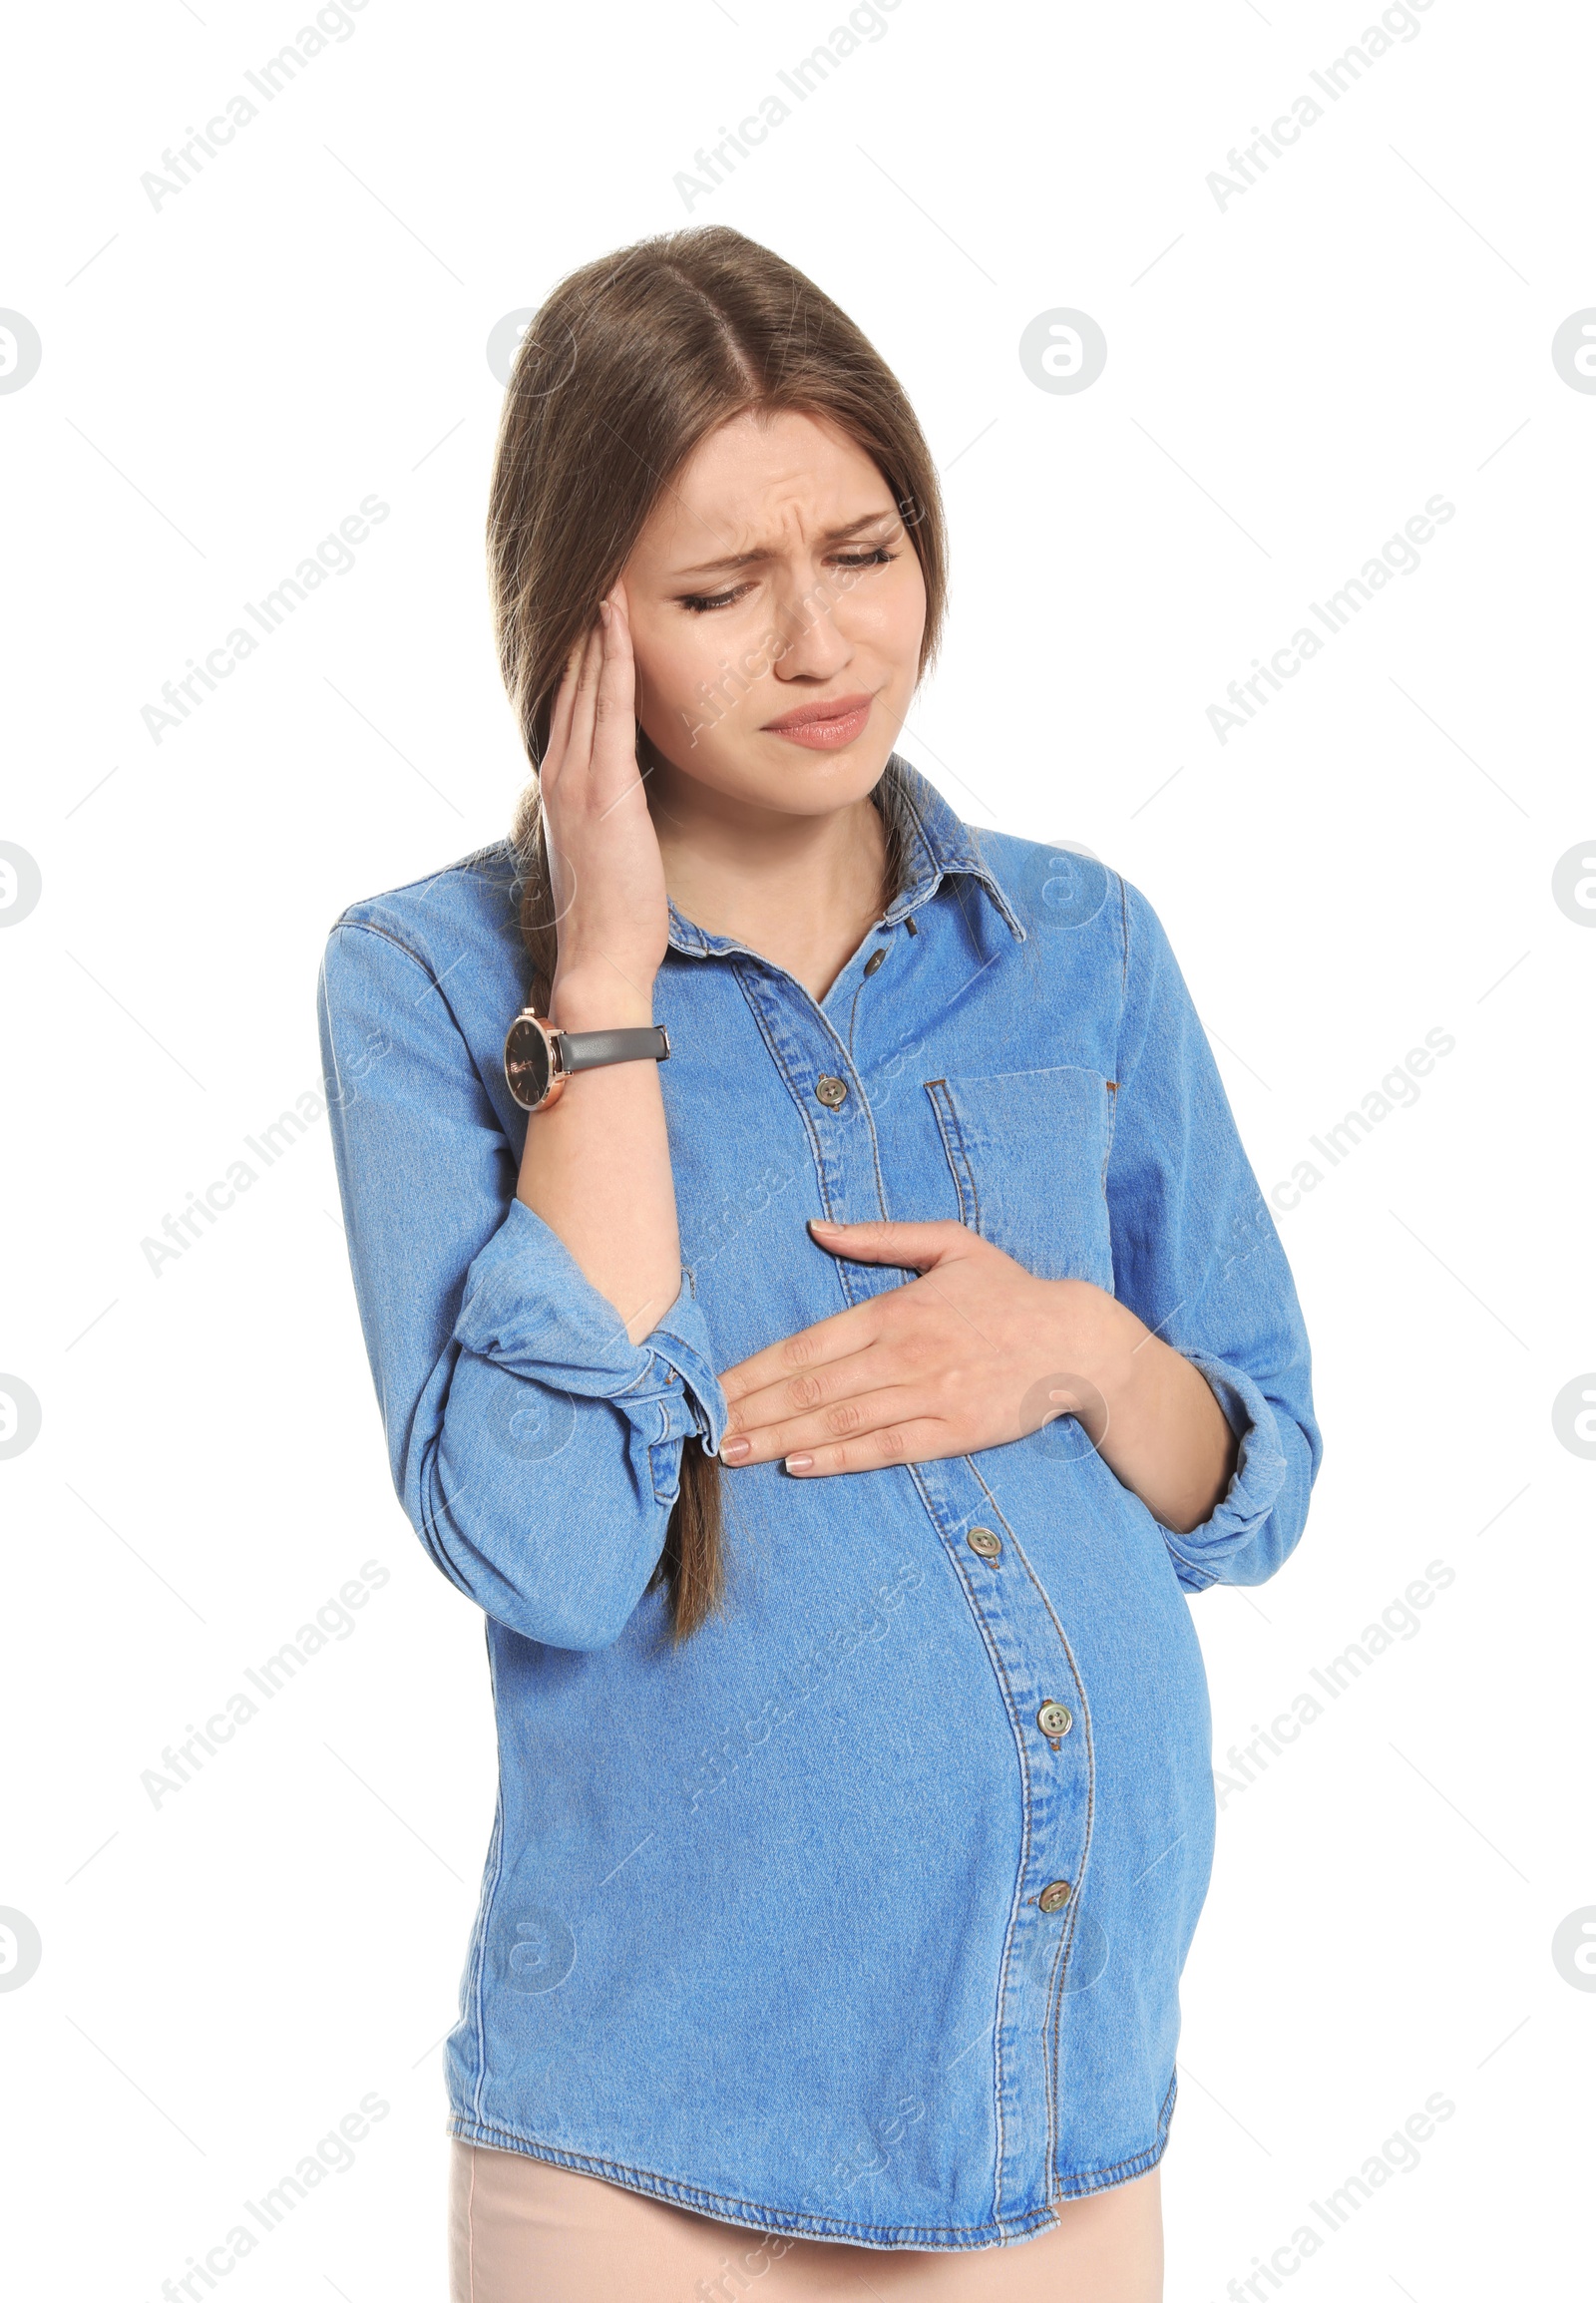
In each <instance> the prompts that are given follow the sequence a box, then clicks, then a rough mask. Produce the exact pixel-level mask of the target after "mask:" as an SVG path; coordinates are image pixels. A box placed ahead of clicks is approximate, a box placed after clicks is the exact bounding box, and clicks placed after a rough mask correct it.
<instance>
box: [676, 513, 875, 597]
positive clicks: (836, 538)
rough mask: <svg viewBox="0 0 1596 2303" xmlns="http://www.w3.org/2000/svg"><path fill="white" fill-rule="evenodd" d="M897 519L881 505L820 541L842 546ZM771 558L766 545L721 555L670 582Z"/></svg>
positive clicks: (679, 572)
mask: <svg viewBox="0 0 1596 2303" xmlns="http://www.w3.org/2000/svg"><path fill="white" fill-rule="evenodd" d="M897 518H898V513H897V511H896V509H895V508H894V507H893V506H891V505H883V507H882V508H881V510H880V511H879V512H862V513H861V514H860V515H859V518H858V519H857V520H850V521H849V522H848V523H847V525H846V526H845V527H842V528H828V529H827V530H826V532H825V534H824V535H823V536H822V537H821V539H820V541H821V543H822V544H843V543H845V542H846V541H847V539H848V538H849V537H850V536H857V535H858V533H859V531H860V529H861V528H874V527H875V526H876V525H877V523H878V522H880V521H883V520H896V519H897ZM771 556H772V555H771V547H770V546H768V545H760V546H757V547H756V548H755V549H754V550H753V551H752V552H727V553H723V554H722V555H721V557H720V559H718V560H701V561H699V563H698V565H697V566H696V567H695V568H678V569H677V570H676V571H675V576H674V577H673V579H672V580H677V579H679V578H680V577H682V576H709V575H711V574H713V572H714V571H715V570H716V569H717V568H747V567H748V566H749V565H750V564H751V563H752V562H753V561H756V560H769V559H770V558H771Z"/></svg>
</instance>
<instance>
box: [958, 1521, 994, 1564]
mask: <svg viewBox="0 0 1596 2303" xmlns="http://www.w3.org/2000/svg"><path fill="white" fill-rule="evenodd" d="M965 1541H966V1542H967V1543H968V1544H969V1546H970V1548H971V1550H972V1551H973V1552H976V1553H977V1554H978V1555H979V1556H980V1557H981V1558H982V1559H996V1558H997V1557H998V1553H999V1552H1000V1551H1001V1550H1002V1548H1003V1543H1002V1537H1001V1536H1000V1535H994V1534H993V1531H992V1529H991V1528H990V1527H973V1528H972V1529H971V1531H970V1533H969V1534H968V1535H967V1536H966V1538H965Z"/></svg>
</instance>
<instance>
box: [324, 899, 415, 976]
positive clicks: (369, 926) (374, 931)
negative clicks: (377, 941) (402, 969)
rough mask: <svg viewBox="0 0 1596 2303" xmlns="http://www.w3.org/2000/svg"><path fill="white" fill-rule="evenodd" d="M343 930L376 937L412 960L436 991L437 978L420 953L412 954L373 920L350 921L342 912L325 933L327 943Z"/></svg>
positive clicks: (387, 930)
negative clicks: (351, 930)
mask: <svg viewBox="0 0 1596 2303" xmlns="http://www.w3.org/2000/svg"><path fill="white" fill-rule="evenodd" d="M345 929H353V930H355V931H356V932H357V933H358V934H360V935H362V936H378V937H380V938H381V939H382V941H383V943H384V944H391V945H392V946H393V948H394V950H395V951H396V952H402V953H403V954H404V956H405V958H406V959H407V960H414V962H415V964H416V965H417V966H418V967H419V968H420V969H421V972H422V974H423V975H425V977H426V978H427V981H428V982H429V983H430V984H432V985H433V987H434V988H435V989H436V987H437V983H438V978H437V976H436V975H435V974H434V973H433V971H432V969H431V967H429V966H428V964H427V962H426V960H423V959H422V957H421V955H420V953H419V952H412V951H411V949H410V947H409V945H408V944H404V943H401V941H400V939H399V938H398V937H397V936H395V935H394V934H392V932H391V931H390V930H389V929H387V928H379V927H378V926H377V924H376V922H375V921H374V920H351V919H350V917H349V915H348V913H347V912H344V913H340V915H339V916H338V918H337V919H336V920H334V922H333V924H332V926H331V928H330V929H329V930H328V931H327V936H328V941H329V942H330V941H331V939H332V938H333V937H334V936H339V935H342V933H343V932H344V930H345Z"/></svg>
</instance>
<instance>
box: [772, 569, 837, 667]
mask: <svg viewBox="0 0 1596 2303" xmlns="http://www.w3.org/2000/svg"><path fill="white" fill-rule="evenodd" d="M833 604H834V602H833V600H832V598H831V596H830V595H829V593H827V592H826V591H825V590H824V589H822V590H821V591H820V592H818V593H817V591H816V590H815V589H813V588H811V589H808V590H804V591H799V590H797V589H796V588H795V589H794V591H793V592H792V594H791V595H790V597H789V598H788V599H787V600H785V601H784V602H783V603H782V604H781V605H780V606H779V607H778V609H777V623H776V629H777V635H778V636H777V646H776V653H775V663H774V666H773V668H774V670H775V674H776V677H777V678H778V679H829V678H831V677H832V675H833V674H834V673H836V672H839V671H841V669H842V667H843V665H844V664H846V663H847V662H848V660H849V658H850V657H851V656H852V654H853V647H852V644H851V642H850V641H849V640H847V639H846V638H845V637H844V636H843V634H842V633H841V632H840V631H839V630H838V628H837V622H836V618H835V616H834V615H833V613H832V608H833Z"/></svg>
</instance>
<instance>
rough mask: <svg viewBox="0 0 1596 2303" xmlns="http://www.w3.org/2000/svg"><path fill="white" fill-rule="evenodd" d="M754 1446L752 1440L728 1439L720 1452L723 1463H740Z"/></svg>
mask: <svg viewBox="0 0 1596 2303" xmlns="http://www.w3.org/2000/svg"><path fill="white" fill-rule="evenodd" d="M752 1446H753V1441H752V1440H751V1439H728V1440H727V1441H726V1443H725V1445H724V1446H723V1447H722V1448H721V1450H720V1460H721V1462H722V1463H740V1462H741V1461H742V1459H743V1457H744V1456H745V1455H746V1454H747V1453H748V1452H749V1450H750V1448H751V1447H752Z"/></svg>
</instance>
